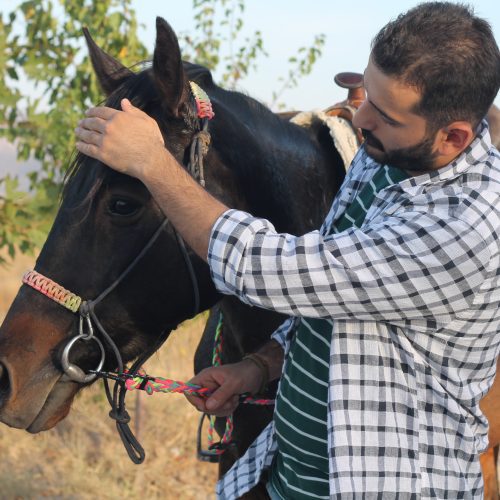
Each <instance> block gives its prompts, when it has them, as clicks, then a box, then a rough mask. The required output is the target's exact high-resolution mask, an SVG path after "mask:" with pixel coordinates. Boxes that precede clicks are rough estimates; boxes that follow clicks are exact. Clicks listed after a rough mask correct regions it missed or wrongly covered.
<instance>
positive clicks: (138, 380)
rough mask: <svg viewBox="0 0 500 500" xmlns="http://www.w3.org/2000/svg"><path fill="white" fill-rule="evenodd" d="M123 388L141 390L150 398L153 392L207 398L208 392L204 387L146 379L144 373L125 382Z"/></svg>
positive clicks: (172, 381)
mask: <svg viewBox="0 0 500 500" xmlns="http://www.w3.org/2000/svg"><path fill="white" fill-rule="evenodd" d="M125 387H126V388H127V389H128V390H129V391H133V390H134V389H141V390H143V391H145V392H147V394H149V395H150V396H151V395H152V394H153V393H155V392H177V393H179V394H189V395H192V396H202V397H208V396H209V395H210V390H209V389H207V388H206V387H200V386H199V385H194V384H190V383H188V382H179V381H178V380H172V379H168V378H161V377H154V378H153V377H148V376H147V375H146V374H145V373H144V372H139V373H138V374H137V375H136V376H135V377H133V378H127V379H126V380H125Z"/></svg>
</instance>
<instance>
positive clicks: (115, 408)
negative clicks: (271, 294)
mask: <svg viewBox="0 0 500 500" xmlns="http://www.w3.org/2000/svg"><path fill="white" fill-rule="evenodd" d="M189 83H190V87H191V91H192V94H193V98H194V102H195V106H196V113H197V116H198V118H199V120H200V130H199V131H198V132H197V133H196V134H195V135H194V137H193V141H192V143H191V146H190V160H189V164H188V165H187V170H188V172H189V173H190V174H191V175H192V176H193V177H194V178H195V179H196V180H198V182H200V184H202V185H203V186H204V185H205V179H204V173H203V158H204V157H205V155H206V154H207V151H208V145H209V144H210V135H209V133H208V120H210V119H212V118H213V116H214V113H213V111H212V105H211V103H210V99H209V97H208V96H207V94H206V93H205V92H204V91H203V90H202V89H201V88H200V87H199V86H198V85H197V84H196V83H194V82H189ZM168 224H169V221H168V220H167V219H164V220H163V222H162V223H161V224H160V226H159V227H158V229H157V230H156V231H155V233H154V234H153V236H152V237H151V238H150V240H149V241H148V243H147V244H146V246H145V247H144V248H143V249H142V250H141V252H140V253H139V254H138V255H137V256H136V257H135V259H134V260H133V261H132V262H131V263H130V264H129V265H128V266H127V267H126V268H125V270H124V271H123V272H122V273H121V274H120V276H119V277H118V278H117V279H116V280H115V281H114V282H113V283H112V284H111V285H110V286H109V287H108V288H106V289H105V290H104V291H103V292H102V293H101V294H100V295H98V297H97V298H96V299H94V300H83V299H82V298H81V297H79V296H78V295H76V294H75V293H73V292H71V291H69V290H66V289H65V288H63V287H62V286H61V285H59V284H58V283H56V282H55V281H53V280H51V279H50V278H47V277H46V276H43V275H42V274H40V273H39V272H37V271H28V272H27V273H26V274H25V275H24V276H23V279H22V281H23V283H24V284H26V285H28V286H30V287H31V288H33V289H34V290H37V291H38V292H40V293H42V294H43V295H45V296H46V297H48V298H50V299H51V300H53V301H55V302H57V303H58V304H60V305H61V306H63V307H65V308H66V309H68V310H69V311H71V312H73V313H75V314H78V315H79V327H78V335H76V336H75V337H73V338H72V339H70V340H69V341H68V342H67V344H66V346H65V347H64V349H63V352H62V355H61V366H62V369H63V372H64V374H65V376H66V377H67V378H68V379H69V380H72V381H74V382H78V383H80V384H87V383H90V382H92V381H93V380H94V379H95V378H96V377H98V376H102V377H103V381H104V388H105V391H106V397H107V399H108V402H109V403H110V406H111V411H110V413H109V415H110V417H111V418H113V419H114V420H115V421H116V426H117V430H118V433H119V435H120V437H121V439H122V441H123V444H124V446H125V449H126V450H127V453H128V455H129V457H130V458H131V460H132V461H133V462H134V463H136V464H140V463H142V462H143V461H144V458H145V452H144V449H143V447H142V446H141V445H140V443H139V442H138V441H137V439H136V438H135V436H134V435H133V433H132V431H131V430H130V427H129V425H128V424H129V422H130V416H129V414H128V412H127V411H126V409H125V394H126V392H127V390H126V385H125V382H124V380H123V379H119V380H115V385H114V387H113V393H111V390H110V388H109V384H108V380H107V379H106V378H105V372H102V371H101V370H102V368H103V366H104V362H105V358H106V352H105V349H104V345H103V342H102V340H101V339H99V338H98V337H96V336H95V332H94V330H95V328H97V330H98V331H99V332H100V334H101V337H102V339H103V340H104V342H105V343H106V344H107V345H108V346H109V348H110V349H111V351H112V352H113V354H114V357H115V358H116V361H117V365H118V366H117V371H118V373H119V374H123V373H124V371H125V370H124V363H123V359H122V356H121V354H120V351H119V350H118V347H117V346H116V344H115V342H114V341H113V339H112V338H111V336H110V335H109V334H108V332H107V331H106V329H105V328H104V327H103V326H102V324H101V322H100V321H99V319H98V318H97V315H96V313H95V306H96V305H97V304H99V303H100V302H102V301H103V300H104V299H105V298H106V297H107V296H108V295H109V294H110V293H111V292H112V291H113V290H114V289H115V288H116V287H117V286H118V285H119V284H120V283H121V282H122V281H123V280H124V279H125V278H126V276H127V275H128V274H129V273H130V271H132V269H134V267H135V266H136V265H137V263H138V262H139V261H140V260H141V259H142V258H143V257H144V255H145V254H146V253H147V252H148V251H149V250H150V248H151V247H152V246H153V245H154V244H155V242H156V241H157V239H158V238H159V236H160V235H161V233H162V232H163V231H164V230H165V228H166V227H167V225H168ZM173 232H174V235H175V238H176V240H177V244H178V247H179V249H180V252H181V254H182V257H183V259H184V262H185V265H186V268H187V270H188V274H189V277H190V280H191V285H192V290H193V299H194V300H193V302H194V307H193V316H195V315H196V314H198V313H199V312H200V311H199V310H200V291H199V285H198V280H197V278H196V274H195V272H194V267H193V263H192V261H191V258H190V257H189V254H188V251H187V249H186V245H185V244H184V241H183V240H182V238H181V237H180V235H179V234H178V233H177V231H176V230H175V228H173ZM176 326H177V325H170V327H169V328H167V329H166V330H164V331H163V332H162V334H161V335H160V338H159V339H158V341H157V342H156V344H155V345H154V346H153V347H152V348H151V349H150V350H148V351H146V352H145V353H143V354H142V355H141V356H139V358H138V359H137V360H136V361H135V362H134V363H133V365H132V366H131V368H130V369H129V370H127V372H128V373H129V374H131V375H136V374H137V372H138V370H139V368H140V367H141V366H142V364H143V363H144V362H145V361H146V360H147V359H148V358H149V357H150V356H151V355H152V354H153V353H154V352H155V351H156V350H157V349H158V348H159V347H160V346H161V344H163V342H164V341H165V340H166V338H167V337H168V335H169V334H170V332H171V331H172V330H173V329H174V328H176ZM78 341H84V342H90V341H93V342H95V343H96V344H97V346H98V348H99V351H100V361H99V363H98V366H97V368H96V369H95V370H90V372H89V373H85V372H84V371H83V370H82V369H81V368H80V367H78V366H77V365H75V364H74V363H71V362H70V360H69V355H70V352H71V349H72V348H73V346H74V345H75V344H76V343H77V342H78Z"/></svg>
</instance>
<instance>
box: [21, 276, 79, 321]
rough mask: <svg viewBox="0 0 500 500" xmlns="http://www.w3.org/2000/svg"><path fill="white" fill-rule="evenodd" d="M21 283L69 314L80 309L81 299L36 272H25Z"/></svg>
mask: <svg viewBox="0 0 500 500" xmlns="http://www.w3.org/2000/svg"><path fill="white" fill-rule="evenodd" d="M23 283H24V284H25V285H28V286H30V287H31V288H34V289H35V290H38V291H39V292H40V293H43V294H44V295H45V296H46V297H48V298H49V299H52V300H53V301H54V302H57V303H58V304H60V305H61V306H63V307H65V308H66V309H69V310H70V311H71V312H74V313H76V312H77V311H78V309H80V305H81V303H82V298H81V297H79V296H78V295H75V294H74V293H72V292H70V291H69V290H66V288H63V287H62V286H61V285H59V284H57V283H56V282H55V281H52V280H51V279H49V278H47V277H46V276H44V275H43V274H40V273H39V272H37V271H28V272H26V273H25V275H24V276H23Z"/></svg>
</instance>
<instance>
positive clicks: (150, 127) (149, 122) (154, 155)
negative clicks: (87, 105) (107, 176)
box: [75, 99, 175, 180]
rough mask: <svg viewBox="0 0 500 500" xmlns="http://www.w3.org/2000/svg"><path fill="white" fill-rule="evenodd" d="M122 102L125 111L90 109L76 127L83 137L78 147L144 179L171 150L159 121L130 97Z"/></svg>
mask: <svg viewBox="0 0 500 500" xmlns="http://www.w3.org/2000/svg"><path fill="white" fill-rule="evenodd" d="M121 105H122V110H123V111H119V110H117V109H112V108H106V107H97V108H91V109H89V110H88V111H87V113H86V116H87V117H86V118H84V119H83V120H81V121H80V123H79V124H78V127H77V128H76V129H75V133H76V135H77V137H78V139H79V141H78V142H77V143H76V148H77V149H78V150H79V151H80V152H82V153H84V154H86V155H88V156H91V157H93V158H96V159H97V160H100V161H102V162H103V163H105V164H106V165H108V166H110V167H111V168H113V169H114V170H117V171H118V172H121V173H124V174H127V175H131V176H133V177H137V178H139V179H141V180H142V179H143V178H144V177H145V176H147V175H149V172H148V169H151V168H153V167H154V165H155V163H156V160H157V159H158V158H160V157H161V156H162V155H165V154H167V155H169V153H168V151H167V150H166V149H165V144H164V141H163V137H162V134H161V132H160V129H159V127H158V124H157V123H156V121H155V120H153V118H151V117H150V116H148V115H147V114H146V113H144V112H143V111H141V110H140V109H138V108H136V107H134V106H133V105H132V104H131V103H130V101H129V100H128V99H123V100H122V101H121ZM172 160H173V158H172ZM174 161H175V160H174Z"/></svg>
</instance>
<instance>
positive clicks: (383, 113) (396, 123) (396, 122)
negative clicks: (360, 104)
mask: <svg viewBox="0 0 500 500" xmlns="http://www.w3.org/2000/svg"><path fill="white" fill-rule="evenodd" d="M367 100H368V102H369V103H370V104H371V105H372V106H373V107H374V108H375V109H376V110H377V111H378V112H379V113H380V114H381V115H382V116H383V117H384V118H386V119H387V120H389V121H391V122H393V123H394V124H395V125H402V123H401V122H399V121H398V120H396V119H395V118H393V117H392V116H389V115H388V114H387V113H386V112H385V111H382V110H381V109H380V108H379V107H378V106H377V105H376V104H375V103H374V102H373V101H372V100H371V99H367Z"/></svg>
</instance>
